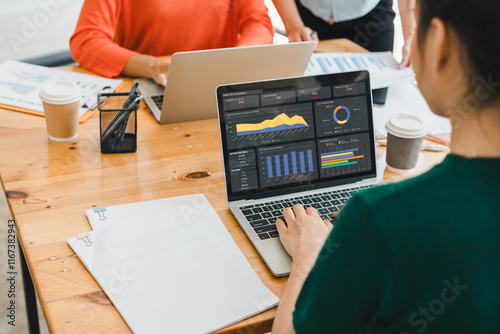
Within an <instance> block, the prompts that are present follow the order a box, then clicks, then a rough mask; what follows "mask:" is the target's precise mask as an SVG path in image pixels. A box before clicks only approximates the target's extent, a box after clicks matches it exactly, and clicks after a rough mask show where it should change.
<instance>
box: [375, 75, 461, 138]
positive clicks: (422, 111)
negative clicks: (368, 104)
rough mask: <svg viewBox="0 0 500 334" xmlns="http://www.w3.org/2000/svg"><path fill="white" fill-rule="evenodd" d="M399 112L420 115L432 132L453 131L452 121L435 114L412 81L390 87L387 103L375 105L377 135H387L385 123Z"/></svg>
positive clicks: (383, 136)
mask: <svg viewBox="0 0 500 334" xmlns="http://www.w3.org/2000/svg"><path fill="white" fill-rule="evenodd" d="M397 114H409V115H416V116H418V117H419V118H420V119H422V121H423V122H424V123H425V124H426V125H427V128H428V129H429V133H431V134H435V135H440V134H448V133H451V123H450V121H449V120H448V119H447V118H444V117H440V116H437V115H436V114H434V113H433V112H432V111H431V109H430V108H429V105H428V104H427V102H426V101H425V99H424V97H423V96H422V94H421V93H420V91H419V89H418V88H417V87H416V86H415V85H413V84H411V83H405V84H401V85H396V86H392V87H390V88H389V92H388V94H387V101H386V103H385V105H383V106H378V105H373V125H374V127H375V137H377V138H385V137H387V131H386V130H385V124H386V123H387V121H388V120H389V118H391V117H392V116H393V115H397Z"/></svg>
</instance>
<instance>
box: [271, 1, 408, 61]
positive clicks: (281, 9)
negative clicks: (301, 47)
mask: <svg viewBox="0 0 500 334" xmlns="http://www.w3.org/2000/svg"><path fill="white" fill-rule="evenodd" d="M273 3H274V5H275V6H276V9H277V10H278V13H279V14H280V16H281V18H282V20H283V23H284V24H285V29H286V33H287V36H288V38H289V41H290V42H298V41H308V40H316V41H317V40H318V39H319V40H323V39H333V38H347V39H350V40H351V41H353V42H355V43H357V44H359V45H361V46H362V47H364V48H366V49H367V50H369V51H392V49H393V45H394V17H395V13H394V11H393V10H392V5H393V0H273ZM398 5H399V11H400V14H401V21H402V25H403V34H404V39H405V43H404V47H403V60H402V62H401V65H400V67H406V66H409V64H410V46H411V41H412V39H413V35H414V34H415V27H416V22H415V16H414V14H413V12H414V9H415V0H399V1H398ZM313 30H314V31H315V32H316V33H314V34H313Z"/></svg>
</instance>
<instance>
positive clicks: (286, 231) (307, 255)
mask: <svg viewBox="0 0 500 334" xmlns="http://www.w3.org/2000/svg"><path fill="white" fill-rule="evenodd" d="M283 215H284V217H285V220H286V222H287V224H286V225H285V223H284V222H283V220H281V219H278V220H277V222H276V227H277V229H278V231H279V234H280V240H281V242H282V243H283V246H284V247H285V249H286V251H287V252H288V254H290V256H291V257H292V259H293V262H292V269H291V271H290V276H289V277H288V282H287V285H286V287H285V290H284V292H283V295H282V297H281V301H280V306H279V307H278V311H277V313H276V318H275V320H274V324H273V333H279V334H292V333H295V331H294V329H293V325H292V312H293V310H294V308H295V303H296V302H297V298H298V297H299V293H300V290H301V289H302V286H303V284H304V282H305V280H306V278H307V276H308V275H309V272H310V271H311V269H312V268H313V266H314V263H315V262H316V259H317V257H318V254H319V252H320V251H321V248H322V247H323V244H324V243H325V240H326V238H327V237H328V235H329V234H330V231H331V230H332V228H333V225H332V224H331V223H330V222H329V221H327V220H325V221H323V220H322V219H321V218H320V217H319V215H318V212H317V211H316V209H314V208H307V209H306V210H304V207H303V206H302V205H300V204H297V205H295V206H294V207H293V209H290V208H287V209H285V210H284V211H283Z"/></svg>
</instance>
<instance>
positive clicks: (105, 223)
mask: <svg viewBox="0 0 500 334" xmlns="http://www.w3.org/2000/svg"><path fill="white" fill-rule="evenodd" d="M87 216H88V218H89V221H90V222H91V224H92V227H93V228H94V231H92V232H89V233H87V234H82V235H78V236H77V237H74V238H71V239H68V243H69V244H70V246H71V247H72V248H73V250H74V251H75V253H76V254H77V255H78V257H79V258H80V259H81V260H82V262H83V263H84V264H85V266H86V267H87V269H88V270H89V271H90V272H91V273H92V275H93V276H94V278H95V279H96V280H97V282H98V283H99V284H100V285H101V287H102V289H103V290H104V292H105V293H106V294H107V296H108V297H109V299H110V300H111V301H112V302H113V304H114V305H115V306H116V308H117V309H118V311H119V312H120V314H121V315H122V317H123V319H124V320H125V321H126V322H127V324H128V325H129V327H130V328H131V330H132V331H133V332H134V333H148V334H149V333H207V332H212V331H216V330H218V329H220V328H223V327H226V326H228V325H230V324H232V323H235V322H238V321H240V320H242V319H245V318H247V317H250V316H253V315H255V314H257V313H260V312H262V311H265V310H267V309H269V308H272V307H274V306H276V305H277V303H278V301H279V299H278V298H277V297H276V296H275V295H274V294H273V293H272V292H271V291H270V290H269V289H267V288H266V287H265V286H264V285H263V284H262V282H261V281H260V280H259V278H258V276H257V275H256V273H255V271H254V270H253V269H252V267H251V266H250V264H249V263H248V262H247V260H246V258H245V257H244V255H243V254H242V253H241V251H240V250H239V248H238V246H237V245H236V244H235V243H234V241H233V239H232V238H231V236H230V234H229V233H228V231H227V230H226V228H225V226H224V224H223V223H222V222H221V220H220V219H219V217H218V216H217V214H216V212H215V211H214V210H213V208H212V207H211V206H210V203H209V202H208V200H207V199H206V198H205V196H204V195H202V194H199V195H190V196H182V197H175V198H170V199H162V200H157V201H149V202H142V203H134V204H129V205H120V206H114V207H106V208H104V207H101V208H96V209H92V210H88V211H87Z"/></svg>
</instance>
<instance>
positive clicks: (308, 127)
mask: <svg viewBox="0 0 500 334" xmlns="http://www.w3.org/2000/svg"><path fill="white" fill-rule="evenodd" d="M216 93H217V106H218V116H219V123H220V135H221V144H222V153H223V161H224V175H225V180H226V192H227V198H228V201H229V202H232V201H236V200H242V199H246V200H250V199H259V198H265V197H272V196H278V195H283V194H288V193H292V192H300V191H307V190H314V189H320V188H326V187H332V186H336V185H342V184H350V183H354V182H357V181H361V180H363V179H367V178H375V177H376V164H375V163H376V156H375V139H374V129H373V115H372V99H371V89H370V80H369V74H368V72H367V71H359V72H349V73H340V74H326V75H319V76H310V77H297V78H288V79H278V80H268V81H258V82H250V83H241V84H230V85H222V86H219V87H217V91H216Z"/></svg>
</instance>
